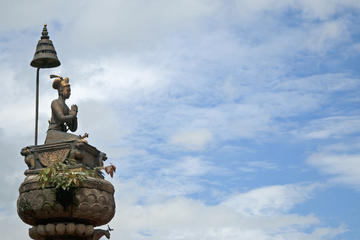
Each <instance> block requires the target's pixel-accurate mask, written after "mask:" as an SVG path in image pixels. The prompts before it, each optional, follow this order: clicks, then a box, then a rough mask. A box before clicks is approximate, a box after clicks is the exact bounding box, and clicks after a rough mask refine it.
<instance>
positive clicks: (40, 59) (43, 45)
mask: <svg viewBox="0 0 360 240" xmlns="http://www.w3.org/2000/svg"><path fill="white" fill-rule="evenodd" d="M60 64H61V63H60V61H59V59H58V58H57V55H56V51H55V47H54V45H53V43H52V41H51V40H50V39H49V33H48V31H47V24H44V27H43V30H42V33H41V38H40V40H39V41H38V44H37V46H36V51H35V54H34V58H33V60H32V61H31V63H30V65H31V66H32V67H34V68H37V70H36V102H35V145H37V135H38V117H39V70H40V68H53V67H58V66H60Z"/></svg>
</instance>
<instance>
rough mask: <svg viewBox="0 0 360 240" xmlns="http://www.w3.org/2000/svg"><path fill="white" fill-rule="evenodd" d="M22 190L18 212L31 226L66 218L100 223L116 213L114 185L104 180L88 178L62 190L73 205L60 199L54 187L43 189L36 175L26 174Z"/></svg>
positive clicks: (93, 224) (104, 222) (107, 220)
mask: <svg viewBox="0 0 360 240" xmlns="http://www.w3.org/2000/svg"><path fill="white" fill-rule="evenodd" d="M19 192H20V196H19V198H18V202H17V208H18V215H19V216H20V218H21V219H22V220H23V221H24V222H25V223H27V224H29V225H32V226H36V225H41V224H43V225H46V224H48V223H57V222H63V221H65V222H75V223H79V224H80V223H82V224H85V225H92V226H101V225H104V224H107V223H108V222H109V221H110V220H111V219H112V218H113V216H114V214H115V201H114V187H113V186H112V184H111V183H110V182H108V181H106V180H103V179H97V178H88V179H86V180H84V181H83V183H82V184H81V186H79V187H77V188H75V189H74V191H73V192H60V194H62V195H61V197H63V198H64V199H67V202H68V203H70V204H64V203H61V202H59V201H58V200H59V196H57V194H58V192H56V191H55V189H54V188H53V187H46V188H44V189H41V185H40V183H39V182H38V181H37V180H36V177H35V176H32V177H27V178H26V179H25V181H24V182H23V183H22V184H21V186H20V189H19ZM66 194H68V195H66ZM65 203H66V202H65Z"/></svg>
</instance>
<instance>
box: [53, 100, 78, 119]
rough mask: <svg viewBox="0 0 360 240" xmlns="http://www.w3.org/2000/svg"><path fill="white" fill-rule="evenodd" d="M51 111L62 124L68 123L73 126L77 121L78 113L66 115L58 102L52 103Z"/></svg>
mask: <svg viewBox="0 0 360 240" xmlns="http://www.w3.org/2000/svg"><path fill="white" fill-rule="evenodd" d="M51 109H52V112H53V114H55V116H56V118H57V119H59V120H60V121H61V122H62V123H65V122H66V123H68V124H71V122H72V121H73V120H74V119H76V115H75V114H76V113H75V114H74V113H73V114H69V115H64V113H63V110H62V108H61V106H60V105H59V104H58V103H57V102H56V101H53V102H52V103H51Z"/></svg>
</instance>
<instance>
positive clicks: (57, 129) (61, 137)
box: [45, 75, 81, 144]
mask: <svg viewBox="0 0 360 240" xmlns="http://www.w3.org/2000/svg"><path fill="white" fill-rule="evenodd" d="M50 78H55V80H54V82H53V84H52V86H53V88H54V89H56V90H58V93H59V97H58V98H57V99H55V100H53V101H52V103H51V120H50V121H49V128H48V131H47V135H46V140H45V144H48V143H55V142H62V141H70V140H81V137H80V136H77V135H75V134H71V133H67V131H68V130H70V131H72V132H75V131H76V129H77V112H78V107H77V106H76V105H72V106H71V108H69V107H68V106H67V105H66V103H65V100H66V99H68V98H69V97H70V94H71V89H70V84H69V78H67V77H65V78H63V77H61V76H57V75H50Z"/></svg>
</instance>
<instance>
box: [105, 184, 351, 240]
mask: <svg viewBox="0 0 360 240" xmlns="http://www.w3.org/2000/svg"><path fill="white" fill-rule="evenodd" d="M126 185H127V184H126V183H124V182H122V184H121V186H122V187H119V186H118V187H117V189H118V192H117V196H118V197H117V213H118V214H117V215H116V217H115V219H114V220H113V221H112V222H111V226H112V227H114V228H115V229H116V231H114V232H113V233H112V234H113V237H115V238H117V237H120V236H121V237H122V238H123V239H127V240H131V239H143V238H144V237H146V238H148V239H184V240H185V239H214V240H215V239H216V240H217V239H259V240H263V239H264V240H265V239H266V240H268V239H274V240H275V239H288V238H287V237H289V236H293V237H294V239H314V240H315V239H316V240H320V239H331V238H332V237H335V236H337V235H339V234H341V233H343V232H344V231H345V228H344V227H342V226H340V227H338V228H324V227H322V226H321V223H320V221H319V219H317V218H316V217H314V216H311V215H309V216H300V215H296V214H289V213H288V211H289V210H290V209H291V208H292V207H293V206H294V205H296V204H299V203H301V202H303V201H306V200H307V199H308V198H309V196H310V195H311V192H312V191H313V190H315V189H316V188H317V186H316V185H308V186H306V185H303V186H300V185H284V186H268V187H264V188H260V189H253V190H251V191H249V192H246V193H243V194H239V195H238V196H236V197H234V196H233V197H230V198H228V199H225V200H224V201H223V202H222V203H220V204H218V205H212V206H210V205H205V204H204V203H202V202H201V201H198V200H197V201H196V200H191V199H187V198H183V197H177V198H170V199H168V198H166V199H163V200H160V201H159V200H158V201H156V202H151V203H149V202H148V203H146V202H145V203H141V204H138V203H137V201H136V199H137V197H136V195H134V193H135V192H134V191H133V190H134V189H138V187H137V186H136V184H135V185H131V186H132V187H130V188H124V187H125V186H126ZM135 194H136V193H135ZM148 194H152V193H151V191H150V192H149V193H148ZM152 195H153V194H152ZM250 196H251V197H250ZM276 199H279V200H276ZM283 204H285V206H282V205H283ZM239 207H240V208H242V209H253V210H252V211H251V212H252V213H254V212H255V213H256V214H248V212H245V213H244V212H242V211H239ZM270 208H271V209H272V210H271V211H269V209H270ZM264 212H266V214H262V213H264ZM258 213H261V214H258Z"/></svg>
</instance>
